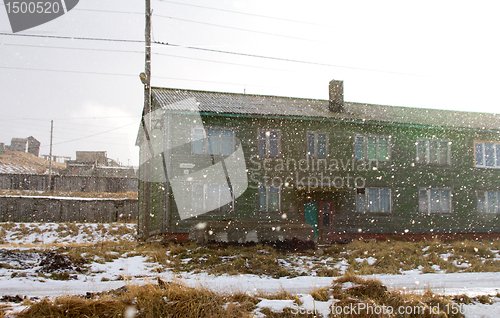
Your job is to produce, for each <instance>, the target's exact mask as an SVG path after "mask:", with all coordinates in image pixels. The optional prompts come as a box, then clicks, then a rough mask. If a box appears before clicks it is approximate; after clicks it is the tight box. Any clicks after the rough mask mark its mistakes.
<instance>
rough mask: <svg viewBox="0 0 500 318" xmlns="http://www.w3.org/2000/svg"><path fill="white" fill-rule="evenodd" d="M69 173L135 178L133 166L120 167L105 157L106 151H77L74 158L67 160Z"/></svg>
mask: <svg viewBox="0 0 500 318" xmlns="http://www.w3.org/2000/svg"><path fill="white" fill-rule="evenodd" d="M66 167H67V170H68V173H69V174H72V175H85V176H95V177H121V178H135V177H136V174H135V171H134V169H133V168H130V167H122V166H120V165H119V164H118V162H116V161H115V160H113V159H110V158H108V157H107V153H106V151H77V152H76V159H75V160H67V161H66Z"/></svg>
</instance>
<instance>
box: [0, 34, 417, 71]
mask: <svg viewBox="0 0 500 318" xmlns="http://www.w3.org/2000/svg"><path fill="white" fill-rule="evenodd" d="M0 35H7V36H25V37H29V36H32V37H43V38H55V39H66V40H89V41H111V42H133V43H144V41H139V40H121V39H110V38H92V37H70V36H54V35H39V34H11V33H1V32H0ZM152 43H154V44H159V45H164V46H172V47H179V48H185V49H190V50H198V51H205V52H212V53H220V54H227V55H235V56H245V57H252V58H259V59H267V60H272V61H281V62H290V63H299V64H306V65H317V66H327V67H335V68H345V69H351V70H359V71H367V72H377V73H387V74H397V75H411V76H422V75H415V74H409V73H401V72H393V71H384V70H376V69H369V68H361V67H353V66H342V65H335V64H329V63H320V62H311V61H304V60H296V59H289V58H282V57H273V56H265V55H258V54H250V53H242V52H232V51H225V50H218V49H209V48H203V47H197V46H189V45H180V44H174V43H167V42H161V41H152ZM4 68H7V67H4ZM104 74H105V73H104ZM110 75H114V74H110ZM116 75H120V74H116ZM126 76H135V75H126Z"/></svg>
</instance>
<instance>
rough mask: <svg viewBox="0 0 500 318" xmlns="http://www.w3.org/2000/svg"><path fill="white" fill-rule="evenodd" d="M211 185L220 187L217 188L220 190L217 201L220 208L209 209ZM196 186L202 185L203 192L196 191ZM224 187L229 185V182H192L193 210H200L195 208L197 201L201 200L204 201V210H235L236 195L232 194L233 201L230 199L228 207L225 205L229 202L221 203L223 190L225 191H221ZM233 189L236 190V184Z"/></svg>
mask: <svg viewBox="0 0 500 318" xmlns="http://www.w3.org/2000/svg"><path fill="white" fill-rule="evenodd" d="M211 186H217V187H218V190H217V192H218V197H217V202H218V203H217V205H218V206H219V208H218V209H212V210H208V207H207V201H208V200H209V197H208V196H209V187H211ZM195 187H202V193H201V194H200V193H198V192H196V191H195ZM222 187H227V184H207V183H193V184H191V210H192V211H193V212H199V211H197V209H196V208H195V202H197V201H201V202H202V206H201V208H202V209H203V211H207V212H210V211H215V212H230V211H233V210H234V197H233V196H231V201H230V204H229V207H228V208H227V209H225V208H224V207H226V206H228V204H224V205H221V195H222V192H223V191H221V189H222ZM230 191H231V190H230ZM233 191H234V186H233Z"/></svg>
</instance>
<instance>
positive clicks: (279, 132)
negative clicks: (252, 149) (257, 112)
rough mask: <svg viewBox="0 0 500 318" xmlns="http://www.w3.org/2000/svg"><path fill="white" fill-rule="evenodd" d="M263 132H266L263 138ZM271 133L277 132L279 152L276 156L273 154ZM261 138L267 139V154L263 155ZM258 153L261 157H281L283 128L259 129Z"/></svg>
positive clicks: (265, 148) (265, 147)
mask: <svg viewBox="0 0 500 318" xmlns="http://www.w3.org/2000/svg"><path fill="white" fill-rule="evenodd" d="M261 133H264V138H261ZM271 133H276V135H277V138H276V140H277V147H278V149H277V154H276V156H271V140H272V138H271ZM261 140H264V141H265V146H264V152H265V155H264V156H261V153H260V144H261ZM257 153H258V155H259V157H260V158H279V157H281V130H280V129H259V130H258V131H257Z"/></svg>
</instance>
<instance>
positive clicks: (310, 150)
mask: <svg viewBox="0 0 500 318" xmlns="http://www.w3.org/2000/svg"><path fill="white" fill-rule="evenodd" d="M327 147H328V135H327V134H326V133H323V132H314V131H309V132H307V157H308V158H315V159H326V155H327V151H328V150H327Z"/></svg>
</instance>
